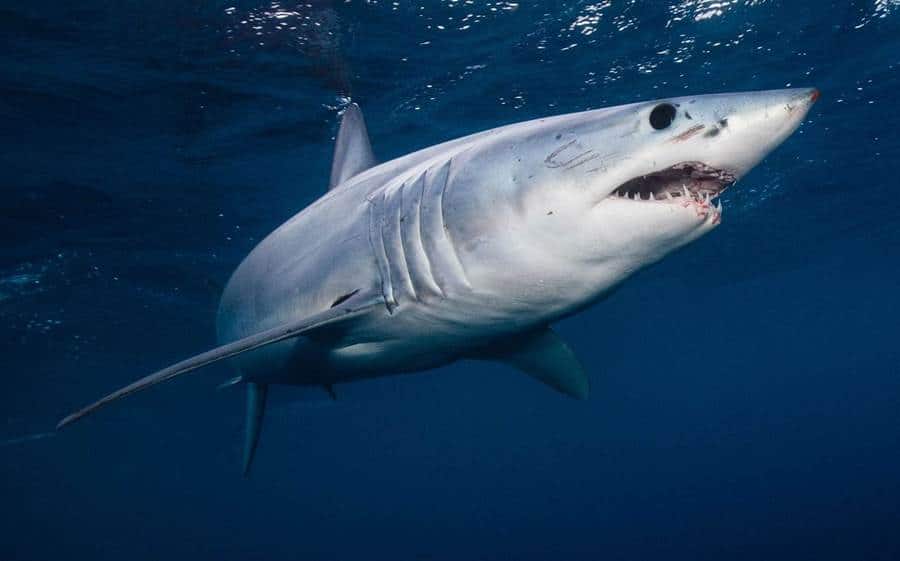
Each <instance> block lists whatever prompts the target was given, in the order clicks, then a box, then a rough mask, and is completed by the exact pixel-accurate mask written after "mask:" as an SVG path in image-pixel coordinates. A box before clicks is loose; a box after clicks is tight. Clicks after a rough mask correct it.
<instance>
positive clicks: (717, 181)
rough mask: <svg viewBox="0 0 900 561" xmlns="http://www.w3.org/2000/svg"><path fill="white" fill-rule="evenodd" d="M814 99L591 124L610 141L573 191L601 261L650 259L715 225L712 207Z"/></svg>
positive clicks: (733, 103)
mask: <svg viewBox="0 0 900 561" xmlns="http://www.w3.org/2000/svg"><path fill="white" fill-rule="evenodd" d="M818 95H819V93H818V91H817V90H815V89H788V90H773V91H763V92H751V93H735V94H717V95H705V96H696V97H681V98H673V99H669V100H660V101H654V102H649V103H639V104H635V105H630V106H626V107H623V108H621V109H620V110H619V111H617V112H615V113H611V114H609V115H606V116H605V118H604V117H602V116H599V115H598V117H599V118H598V122H597V123H596V124H597V125H599V128H598V132H599V134H600V136H601V137H606V138H608V136H609V132H610V131H609V127H610V126H612V127H613V128H614V129H616V130H618V131H620V133H619V137H618V138H617V142H615V143H612V144H611V145H610V146H609V150H608V152H607V153H606V154H601V155H600V156H598V157H597V158H594V160H592V161H588V162H585V164H584V165H587V166H590V165H591V163H592V162H594V163H595V165H593V166H592V167H589V168H588V169H590V170H592V171H591V173H593V174H595V175H596V177H595V178H594V179H586V180H584V179H583V180H581V181H578V183H582V185H583V186H584V187H585V188H586V190H587V191H588V192H590V196H591V198H592V200H591V202H592V203H593V207H592V214H593V215H594V216H593V218H592V219H591V220H590V221H589V222H591V223H594V224H597V225H598V226H597V227H598V228H599V232H598V235H601V236H602V237H603V243H602V245H603V246H604V247H605V251H607V252H626V253H627V252H628V251H629V248H632V249H633V248H635V247H642V248H645V250H646V251H648V252H649V253H651V254H653V256H655V257H657V258H658V257H661V256H662V255H664V254H665V253H668V252H669V251H671V250H672V249H674V248H677V247H680V246H682V245H684V244H686V243H689V242H691V241H693V240H695V239H697V238H698V237H700V236H702V235H703V234H705V233H707V232H709V231H711V230H712V229H713V228H715V227H716V226H717V225H718V224H719V223H720V222H721V220H722V205H721V203H720V202H719V201H718V197H719V196H720V195H721V194H722V193H723V192H724V191H725V190H726V189H729V188H730V187H732V186H733V185H734V184H735V183H736V182H737V181H738V180H739V179H741V178H742V177H743V176H744V175H746V174H747V172H749V171H750V170H751V169H752V168H753V167H754V166H755V165H756V164H758V163H759V162H760V161H761V160H762V159H763V158H764V157H765V156H766V155H767V154H768V153H769V152H771V151H772V150H773V149H775V148H776V147H777V146H778V145H779V144H781V143H782V142H783V141H784V140H785V139H786V138H787V137H788V136H790V134H791V133H792V132H794V131H795V130H796V129H797V127H798V126H799V125H800V123H801V122H802V120H803V118H804V117H805V115H806V113H807V111H808V110H809V108H810V107H811V105H812V104H813V103H814V102H815V101H816V99H817V98H818ZM603 121H606V123H604V122H603ZM588 136H590V135H588ZM591 155H592V154H590V155H588V156H587V157H590V156H591ZM604 160H605V161H604ZM574 163H575V164H577V163H578V162H577V161H576V162H574ZM569 165H570V166H571V165H572V164H569ZM578 167H583V166H581V165H579V166H578ZM574 169H575V168H573V170H574ZM586 171H587V170H586Z"/></svg>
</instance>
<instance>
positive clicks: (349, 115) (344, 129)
mask: <svg viewBox="0 0 900 561" xmlns="http://www.w3.org/2000/svg"><path fill="white" fill-rule="evenodd" d="M376 163H377V162H376V161H375V156H374V154H372V145H371V144H369V133H368V131H367V130H366V121H365V119H363V114H362V110H360V108H359V105H357V104H355V103H351V104H350V105H348V106H347V108H346V109H344V114H343V117H342V118H341V128H340V129H339V130H338V135H337V141H336V142H335V144H334V161H332V162H331V180H330V181H329V182H328V189H334V188H335V187H337V186H338V185H340V184H341V183H343V182H344V181H347V180H348V179H350V178H351V177H353V176H354V175H356V174H358V173H360V172H363V171H365V170H367V169H369V168H370V167H372V166H374V165H375V164H376Z"/></svg>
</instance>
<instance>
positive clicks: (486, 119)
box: [0, 0, 900, 561]
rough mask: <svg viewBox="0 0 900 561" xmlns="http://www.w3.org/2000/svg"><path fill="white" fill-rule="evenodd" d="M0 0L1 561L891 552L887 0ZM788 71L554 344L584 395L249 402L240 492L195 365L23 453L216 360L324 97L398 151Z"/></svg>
mask: <svg viewBox="0 0 900 561" xmlns="http://www.w3.org/2000/svg"><path fill="white" fill-rule="evenodd" d="M4 4H5V6H4V7H2V8H0V34H2V36H3V40H2V46H0V64H2V67H0V68H2V72H0V123H2V124H0V135H2V136H0V138H2V146H0V147H2V150H0V179H2V180H0V189H2V197H0V351H2V353H0V356H2V365H3V368H2V382H0V411H2V413H0V419H2V424H0V439H2V440H7V439H8V440H9V442H7V443H6V444H5V445H3V446H2V447H0V559H4V560H19V559H28V560H41V561H45V560H48V559H67V560H72V559H91V560H106V559H108V560H122V559H130V560H158V559H190V560H193V561H197V560H204V559H215V560H223V559H235V560H248V559H265V560H272V559H310V560H348V559H361V560H362V559H365V560H386V561H387V560H391V561H397V560H413V561H421V560H429V561H442V560H448V561H467V560H507V559H515V560H531V559H564V560H582V559H584V560H596V559H636V560H637V559H640V560H644V559H691V560H697V559H715V560H720V559H748V560H750V559H752V560H758V559H792V560H793V559H816V560H822V559H841V560H847V559H897V558H900V531H898V529H900V368H898V359H900V345H898V321H897V317H898V313H900V291H898V272H900V266H898V257H900V251H898V248H900V196H898V191H897V171H896V170H897V166H898V161H900V135H898V131H900V105H898V103H900V97H898V91H900V2H898V1H897V0H877V1H862V0H860V1H850V0H848V1H832V2H829V1H825V0H816V1H803V2H801V1H787V0H781V1H779V0H770V1H764V0H756V1H736V0H719V1H717V2H713V1H710V0H684V1H680V2H675V1H671V0H669V1H667V2H655V1H654V2H649V1H648V2H630V3H629V2H618V1H613V2H594V3H592V2H587V1H582V2H562V1H558V2H524V1H522V2H518V3H513V2H506V1H494V2H481V1H464V0H456V1H454V0H444V1H441V2H438V1H418V2H407V1H404V0H400V1H398V2H396V3H394V2H388V1H374V0H373V1H371V2H361V1H359V2H357V1H352V2H350V1H348V2H337V1H335V2H326V1H312V2H310V3H303V4H299V5H296V4H292V3H284V4H281V5H276V4H256V3H252V2H241V3H234V2H231V1H229V2H224V3H222V2H168V3H151V2H125V3H112V2H96V1H88V2H79V3H68V2H66V3H63V2H51V3H50V4H47V3H41V4H33V5H32V4H31V3H24V2H20V3H17V4H15V5H14V4H12V3H9V2H7V3H4ZM157 4H164V5H168V6H167V7H160V6H158V5H157ZM73 6H74V7H73ZM789 85H790V86H795V87H799V86H816V87H818V88H820V89H821V91H822V96H821V99H820V100H819V102H818V103H817V104H816V106H815V107H814V108H813V110H812V111H811V113H810V115H809V119H808V120H807V122H806V123H805V124H804V125H803V127H802V128H801V129H800V130H799V131H798V132H797V133H796V134H795V135H794V136H793V137H792V138H790V139H789V140H788V141H787V142H786V143H785V144H784V145H783V146H782V147H780V148H779V149H778V150H777V151H776V152H775V153H773V154H772V155H771V156H770V157H769V158H768V159H767V160H766V161H765V162H764V163H763V164H762V165H760V166H759V167H758V168H757V169H756V170H754V171H753V172H752V173H751V174H750V175H749V176H748V177H747V178H746V179H745V180H743V181H742V182H741V183H740V184H739V186H738V188H737V189H735V190H733V191H730V192H729V193H727V194H726V196H725V201H724V202H725V217H724V223H723V224H722V226H721V227H720V228H718V229H717V230H716V231H715V232H713V233H712V234H710V235H709V236H707V237H706V238H704V239H702V240H700V241H699V242H697V243H695V244H693V245H691V246H689V247H687V248H686V249H685V250H683V251H681V252H679V253H677V254H675V255H673V256H671V257H669V258H668V259H667V260H665V261H664V262H662V263H661V264H659V265H657V266H655V267H653V268H651V269H649V270H647V271H646V272H644V273H641V274H640V275H638V276H637V277H636V278H634V279H632V280H631V281H630V282H629V283H627V284H626V285H625V286H624V287H623V288H622V289H621V290H620V291H619V292H618V293H616V294H615V296H613V297H612V298H611V299H609V300H608V301H606V302H604V303H602V304H600V305H598V306H596V307H594V308H592V309H590V310H589V311H587V312H585V313H583V314H581V315H579V316H577V317H574V318H572V319H569V320H566V321H564V322H562V323H561V325H560V326H559V331H560V332H561V333H562V334H563V336H564V337H565V338H566V339H568V340H569V341H570V343H571V345H572V347H573V348H574V349H575V351H576V352H577V353H578V354H579V355H580V357H581V358H582V360H583V362H584V363H585V365H586V367H587V368H588V370H589V371H590V376H591V383H592V387H593V393H592V397H591V399H590V400H589V401H587V402H576V401H573V400H570V399H566V398H564V397H560V396H559V395H557V394H555V393H554V392H552V391H549V390H548V389H546V388H545V387H543V386H541V385H539V384H537V383H535V382H533V381H532V380H529V379H527V378H525V377H524V376H522V375H521V374H518V373H515V372H513V371H511V370H508V369H506V368H504V367H500V366H490V365H485V364H480V363H462V364H457V365H454V366H452V367H448V368H443V369H441V370H438V371H435V372H434V373H429V374H424V375H418V376H405V377H396V378H385V379H381V380H375V381H370V382H364V383H359V384H354V385H349V386H343V387H339V388H338V391H339V396H340V399H339V401H337V402H336V403H332V402H330V401H329V400H328V398H327V396H325V395H324V393H322V392H319V391H312V390H310V391H307V392H299V393H298V390H291V391H288V390H278V389H276V390H273V393H274V394H275V395H274V399H275V403H274V405H273V407H272V409H271V410H270V411H269V414H268V416H267V419H266V427H265V429H264V431H263V435H262V442H261V445H260V449H259V453H258V455H257V460H256V465H255V466H254V472H253V474H252V477H251V478H250V479H247V480H245V479H242V478H241V476H240V443H241V427H242V422H243V395H242V392H240V391H233V390H232V391H228V390H225V391H219V392H216V391H214V388H215V387H216V386H217V385H218V384H219V383H221V382H222V381H223V380H225V379H226V378H227V377H228V376H229V375H230V373H229V370H228V368H227V367H226V366H224V365H217V366H216V367H213V368H210V369H208V370H206V371H203V372H202V373H198V374H197V375H195V376H191V377H187V378H185V379H184V380H182V381H179V382H177V383H172V384H170V385H166V386H162V387H159V388H157V389H155V390H154V391H151V392H147V393H145V394H142V395H140V396H135V397H133V398H131V399H129V400H128V401H127V402H122V403H121V404H119V405H117V406H115V407H110V408H108V409H106V410H104V411H102V412H101V413H98V414H97V415H96V416H93V417H91V418H90V419H87V420H85V421H84V422H83V423H79V424H78V425H75V426H73V427H71V429H69V430H66V431H64V432H62V433H60V434H59V435H57V436H55V437H44V438H38V437H40V436H44V435H42V434H41V433H44V432H46V431H49V430H52V427H53V425H54V424H55V422H56V421H57V420H58V419H59V418H60V417H61V416H62V415H63V414H66V413H68V412H70V411H71V410H73V409H74V408H76V407H78V406H81V405H83V404H85V403H86V402H88V401H91V400H93V399H94V398H96V397H98V396H100V395H102V394H104V393H106V392H107V391H109V390H112V389H114V388H117V387H119V386H121V385H123V384H124V383H126V382H130V381H131V380H133V379H135V378H137V377H139V376H142V375H144V374H146V373H148V372H150V371H152V370H155V369H157V368H159V367H162V366H164V365H166V364H169V363H171V362H173V361H174V360H177V359H180V358H183V357H185V356H189V355H191V354H194V353H196V352H198V351H201V350H204V349H206V348H209V347H210V346H212V345H213V343H214V336H213V313H214V310H215V306H216V302H217V298H218V294H219V291H220V290H221V287H222V285H223V284H224V283H225V281H226V280H227V278H228V275H229V273H230V272H231V271H232V270H233V268H234V267H235V266H236V265H237V264H238V262H239V261H240V260H241V258H242V257H243V256H244V255H245V254H246V253H247V252H248V251H249V250H250V249H251V248H252V247H253V246H254V245H255V243H257V242H258V241H259V240H260V239H261V238H262V237H263V236H264V235H265V234H267V233H268V232H269V231H271V230H272V229H273V228H275V227H276V226H277V225H279V224H280V223H281V222H282V221H284V220H285V219H287V218H288V217H289V216H291V215H292V214H294V213H295V212H297V211H298V210H300V209H301V208H303V207H304V206H306V205H307V204H309V203H310V202H312V201H313V200H315V199H316V198H317V197H319V196H320V195H321V194H322V193H323V191H324V189H325V185H326V183H327V176H328V170H329V167H330V156H331V150H332V139H333V136H334V134H335V132H336V110H337V109H338V108H340V107H341V106H342V105H343V104H345V103H346V102H347V99H348V98H352V100H353V101H356V102H358V103H359V104H360V105H361V106H362V108H363V111H364V112H365V114H366V117H367V120H368V124H369V130H370V134H371V137H372V139H373V143H374V146H375V151H376V153H377V155H378V156H379V157H380V158H382V159H389V158H392V157H395V156H399V155H402V154H404V153H406V152H408V151H411V150H414V149H416V148H420V147H424V146H427V145H430V144H433V143H436V142H439V141H442V140H445V139H449V138H452V137H456V136H459V135H463V134H466V133H470V132H474V131H478V130H482V129H486V128H490V127H494V126H497V125H500V124H505V123H510V122H515V121H520V120H525V119H529V118H533V117H538V116H544V115H550V114H556V113H563V112H570V111H580V110H585V109H589V108H596V107H602V106H605V105H617V104H621V103H628V102H632V101H637V100H644V99H654V98H660V97H665V96H671V95H683V94H686V93H697V94H699V93H710V92H721V91H740V90H750V89H769V88H779V87H785V86H789ZM26 435H35V438H30V439H29V438H28V437H27V436H26ZM23 437H25V438H23Z"/></svg>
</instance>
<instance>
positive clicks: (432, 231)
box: [419, 162, 468, 296]
mask: <svg viewBox="0 0 900 561" xmlns="http://www.w3.org/2000/svg"><path fill="white" fill-rule="evenodd" d="M447 172H448V169H447V163H446V162H441V163H439V164H437V165H435V166H432V167H429V168H428V170H427V171H426V172H425V180H424V187H423V191H422V200H421V202H420V203H419V219H420V225H419V231H420V237H421V240H422V246H423V247H424V249H425V255H427V256H428V260H429V262H430V263H431V273H432V275H433V277H434V280H435V282H436V283H437V285H438V287H439V288H440V291H441V294H443V295H444V296H446V295H448V294H449V293H450V292H452V291H453V290H454V289H455V288H458V287H466V288H468V281H467V280H466V279H464V278H463V276H462V271H461V267H460V266H459V264H458V263H457V262H456V261H455V255H453V248H452V247H447V245H448V244H449V243H450V240H448V239H447V236H446V232H445V231H444V222H443V218H442V216H443V209H442V207H441V194H442V192H443V189H444V185H445V184H446V182H447V177H448V173H447Z"/></svg>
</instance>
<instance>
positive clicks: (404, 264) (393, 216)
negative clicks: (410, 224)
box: [381, 183, 418, 305]
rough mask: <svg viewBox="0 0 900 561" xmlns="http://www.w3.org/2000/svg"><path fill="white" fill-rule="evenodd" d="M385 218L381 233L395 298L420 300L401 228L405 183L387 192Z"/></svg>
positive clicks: (397, 300) (399, 300) (397, 299)
mask: <svg viewBox="0 0 900 561" xmlns="http://www.w3.org/2000/svg"><path fill="white" fill-rule="evenodd" d="M384 196H385V209H384V220H383V221H382V222H381V235H382V236H383V237H384V248H385V251H386V253H387V260H388V268H389V270H390V272H391V281H392V283H393V289H394V300H395V302H397V304H398V305H399V304H400V302H402V301H404V300H407V299H412V300H418V296H417V295H416V290H415V288H414V287H413V282H412V276H411V275H410V272H409V261H408V260H407V256H406V252H405V251H404V249H403V238H402V233H401V228H402V226H403V223H402V222H401V219H402V217H403V183H401V184H399V185H397V186H396V187H394V188H393V189H391V190H389V191H386V192H385V195H384Z"/></svg>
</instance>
